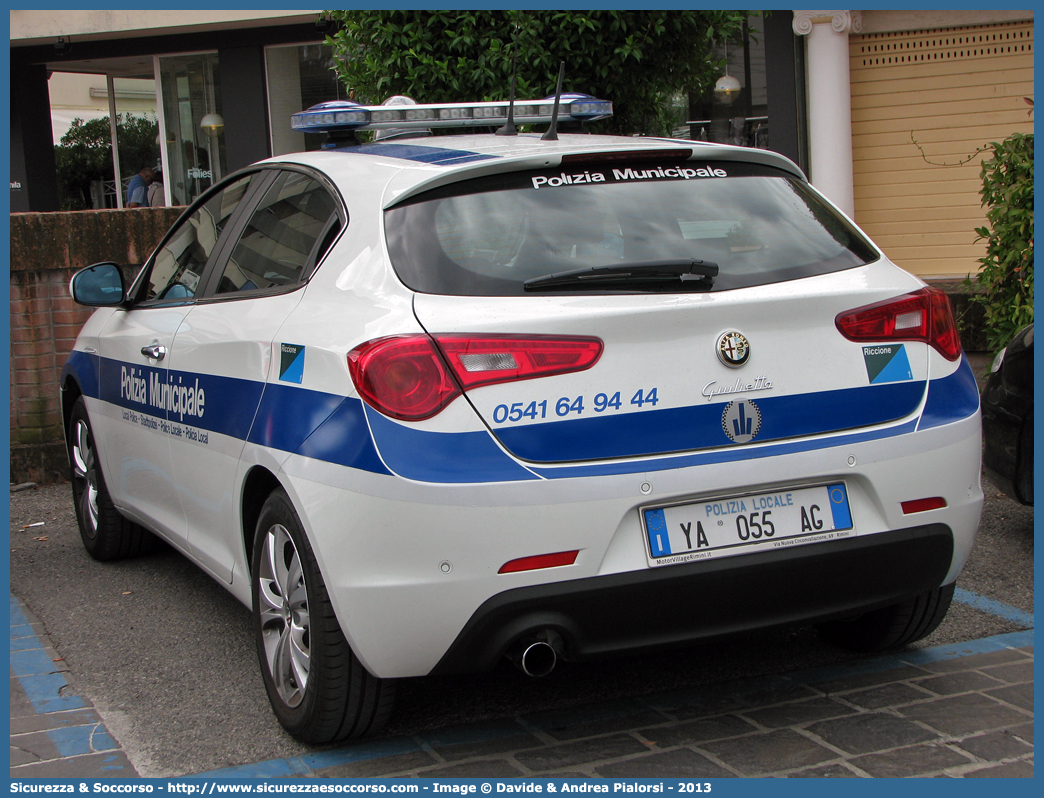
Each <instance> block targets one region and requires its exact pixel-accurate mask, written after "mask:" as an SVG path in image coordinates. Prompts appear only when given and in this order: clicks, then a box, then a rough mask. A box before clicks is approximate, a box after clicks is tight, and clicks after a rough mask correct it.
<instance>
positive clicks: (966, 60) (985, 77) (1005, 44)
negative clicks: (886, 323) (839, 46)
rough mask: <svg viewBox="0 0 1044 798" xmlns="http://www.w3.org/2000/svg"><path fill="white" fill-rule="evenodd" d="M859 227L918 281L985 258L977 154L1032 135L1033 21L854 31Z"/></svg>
mask: <svg viewBox="0 0 1044 798" xmlns="http://www.w3.org/2000/svg"><path fill="white" fill-rule="evenodd" d="M849 43H850V48H849V55H850V59H851V78H852V144H853V166H854V178H855V219H856V222H858V224H859V225H860V226H861V227H862V228H863V229H864V230H866V232H867V233H868V234H869V235H870V236H871V237H872V238H873V239H874V240H875V241H876V242H877V244H878V245H879V246H880V247H881V248H882V249H883V250H884V251H885V253H886V254H887V255H888V256H889V257H890V258H891V259H892V260H893V261H895V262H896V263H897V264H899V265H900V266H902V267H903V268H905V269H906V270H907V271H910V272H912V273H914V274H916V275H918V276H920V277H922V278H930V277H934V278H944V277H954V276H960V277H963V276H964V275H966V274H968V273H969V272H972V273H974V272H976V271H977V270H978V268H979V264H978V259H979V258H980V257H982V256H983V255H984V254H985V246H984V244H983V242H981V241H979V242H976V240H975V239H976V235H975V228H976V227H981V226H982V225H983V224H984V220H985V213H984V211H983V209H982V207H981V205H980V197H979V189H980V188H981V182H980V179H979V169H980V163H981V161H982V157H983V156H982V155H981V154H978V155H976V154H975V153H976V150H977V149H978V148H980V147H982V146H984V145H985V144H986V143H988V142H991V141H1001V140H1003V139H1004V138H1006V137H1007V136H1009V135H1010V134H1012V133H1015V132H1032V130H1033V118H1032V116H1031V115H1030V114H1029V111H1030V110H1031V108H1030V106H1029V105H1028V104H1027V103H1026V102H1025V100H1024V99H1023V98H1024V97H1030V98H1032V97H1033V23H1032V22H1017V23H1004V24H995V25H980V26H975V27H960V28H946V29H937V30H918V31H906V32H903V33H874V34H865V35H853V36H851V37H850V39H849Z"/></svg>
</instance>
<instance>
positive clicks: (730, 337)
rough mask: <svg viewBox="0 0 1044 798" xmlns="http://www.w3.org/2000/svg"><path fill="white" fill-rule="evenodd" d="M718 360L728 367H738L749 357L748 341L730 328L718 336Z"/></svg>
mask: <svg viewBox="0 0 1044 798" xmlns="http://www.w3.org/2000/svg"><path fill="white" fill-rule="evenodd" d="M716 348H717V352H718V360H720V361H721V362H722V363H724V364H725V365H726V366H728V367H729V368H733V369H736V368H739V367H740V366H742V365H743V364H744V363H746V362H747V359H748V358H749V357H750V341H748V340H747V338H746V336H744V335H743V334H742V333H738V332H736V331H735V330H730V331H729V332H727V333H722V334H721V335H720V336H718V345H717V347H716Z"/></svg>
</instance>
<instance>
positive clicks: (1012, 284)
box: [965, 133, 1033, 351]
mask: <svg viewBox="0 0 1044 798" xmlns="http://www.w3.org/2000/svg"><path fill="white" fill-rule="evenodd" d="M987 152H988V153H990V157H988V158H986V159H985V160H983V162H982V173H981V177H982V191H980V194H981V195H982V204H983V205H984V206H986V208H987V210H986V218H987V220H988V221H989V227H979V228H976V230H975V232H976V233H977V234H978V235H979V238H980V239H985V240H986V257H984V258H980V259H979V262H980V263H982V270H981V271H980V272H979V274H978V275H977V276H976V277H975V278H972V277H969V278H968V279H967V280H966V282H965V284H966V285H967V286H968V287H969V288H973V289H975V290H976V294H975V296H974V297H973V301H975V302H977V303H979V304H981V305H982V306H983V310H984V314H985V332H986V340H987V344H988V346H989V348H990V349H991V350H994V351H996V350H999V349H1000V348H1001V347H1003V346H1005V345H1006V344H1007V343H1008V341H1009V340H1010V339H1011V337H1012V336H1013V335H1014V334H1015V333H1016V332H1017V331H1018V330H1020V329H1021V328H1022V327H1025V326H1026V325H1027V324H1029V323H1030V322H1032V321H1033V134H1032V133H1015V134H1013V135H1011V136H1009V137H1008V138H1006V139H1005V140H1004V141H1001V142H996V141H995V142H992V143H991V144H990V145H989V147H988V148H987Z"/></svg>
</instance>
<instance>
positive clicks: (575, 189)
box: [385, 161, 878, 296]
mask: <svg viewBox="0 0 1044 798" xmlns="http://www.w3.org/2000/svg"><path fill="white" fill-rule="evenodd" d="M385 227H386V231H387V236H388V248H389V253H390V254H391V258H392V263H393V264H394V266H395V270H396V272H397V274H398V275H399V278H400V279H401V280H402V281H403V283H405V284H406V285H407V286H408V287H410V288H412V289H413V290H415V291H420V292H423V293H435V294H452V295H461V296H469V295H471V296H517V295H523V294H526V293H530V292H531V291H533V290H535V288H536V287H535V286H534V282H535V281H539V280H540V279H541V278H546V277H548V276H549V275H553V274H559V273H562V272H574V271H579V270H588V269H610V270H613V274H612V275H611V277H610V278H604V279H598V280H595V279H593V278H590V277H589V276H585V277H584V278H583V279H582V280H578V281H577V282H575V283H574V284H570V285H562V286H556V290H557V288H561V290H563V291H568V292H570V293H577V292H578V291H583V292H586V293H605V292H624V293H635V292H646V291H665V292H681V291H708V290H713V291H722V290H728V289H731V288H740V287H746V286H753V285H764V284H767V283H775V282H780V281H783V280H792V279H797V278H800V277H808V276H812V275H816V274H825V273H827V272H832V271H838V270H840V269H846V268H851V267H853V266H858V265H862V264H864V263H868V262H870V261H872V260H876V259H877V258H878V254H877V252H876V250H875V249H874V248H873V247H872V246H871V245H870V244H869V242H867V241H866V239H864V238H863V237H862V236H861V235H860V234H859V232H858V231H857V230H856V229H855V228H854V227H853V226H852V225H851V224H849V223H848V222H847V221H845V220H844V218H843V217H841V216H840V215H839V214H837V212H836V211H834V210H833V209H832V208H830V206H828V205H827V204H826V203H824V202H823V201H822V200H820V199H819V197H818V196H817V195H816V194H815V193H814V192H813V191H811V190H810V188H809V187H808V185H807V184H806V183H805V182H804V181H802V180H800V179H798V178H796V177H794V176H793V175H790V174H789V173H787V172H783V171H780V170H776V169H772V168H770V167H763V166H757V165H753V164H747V163H725V162H717V163H715V162H711V163H699V162H695V161H683V162H681V163H678V162H674V163H670V162H669V161H667V162H664V163H658V162H650V161H646V162H644V163H626V162H618V163H612V164H608V165H607V164H604V163H598V164H592V165H589V166H584V167H581V166H577V167H573V168H569V167H567V166H565V165H563V167H561V168H559V169H556V170H555V171H553V172H551V171H532V172H513V173H507V174H500V175H493V176H490V177H483V178H476V179H473V180H468V181H462V182H461V183H457V184H453V185H451V186H446V187H443V188H439V189H435V190H433V191H431V192H427V193H425V194H422V195H420V196H418V197H414V198H410V199H409V200H407V201H406V202H405V203H403V204H402V205H400V206H397V207H394V208H392V209H389V210H388V211H386V214H385ZM685 260H700V261H704V262H705V263H711V264H714V266H716V267H717V274H716V275H715V276H714V277H713V279H712V280H706V281H705V280H696V279H694V280H686V281H682V280H677V279H676V280H673V281H672V280H655V279H644V278H643V277H642V275H637V276H634V277H628V276H624V275H622V272H623V271H626V268H627V267H630V266H637V265H639V264H640V265H641V267H642V269H653V270H655V268H656V266H655V265H656V264H662V263H665V262H666V263H668V264H673V263H679V262H682V261H685ZM637 271H639V270H636V272H637ZM642 274H644V275H646V276H647V275H648V274H649V272H648V271H645V272H642ZM527 281H528V282H529V283H530V285H529V286H528V287H527V286H526V283H527ZM539 290H541V291H544V292H546V291H547V283H546V281H545V284H544V285H543V286H540V288H539Z"/></svg>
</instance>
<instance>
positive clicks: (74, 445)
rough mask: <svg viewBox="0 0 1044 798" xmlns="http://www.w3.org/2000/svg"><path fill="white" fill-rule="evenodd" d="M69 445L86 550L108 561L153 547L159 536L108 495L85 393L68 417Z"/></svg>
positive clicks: (77, 509) (78, 514)
mask: <svg viewBox="0 0 1044 798" xmlns="http://www.w3.org/2000/svg"><path fill="white" fill-rule="evenodd" d="M68 448H69V466H70V474H69V481H70V482H71V483H72V492H73V504H74V506H75V507H76V523H77V525H78V526H79V528H80V538H81V540H83V547H84V548H85V549H86V550H87V553H88V554H90V555H91V557H93V558H94V559H96V560H101V561H106V560H119V559H123V558H124V557H134V556H136V555H138V554H144V553H145V552H147V551H150V550H151V549H152V548H153V546H154V544H155V542H156V539H155V538H154V537H153V536H152V534H151V533H150V532H148V531H146V530H145V529H143V528H142V527H141V526H139V525H138V524H135V523H134V522H133V521H129V520H127V519H126V518H124V517H123V516H122V515H121V514H120V511H119V510H117V509H116V505H114V504H113V503H112V499H111V498H110V497H109V491H108V489H107V488H106V487H105V477H104V476H103V474H102V467H101V462H100V460H99V458H98V449H97V445H96V442H95V439H94V431H93V430H92V429H91V422H90V419H89V418H88V417H87V404H86V403H85V402H84V400H83V397H82V396H81V397H79V398H78V399H77V400H76V404H75V405H73V410H72V415H71V416H70V417H69V435H68Z"/></svg>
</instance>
